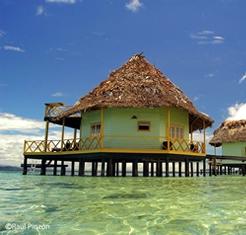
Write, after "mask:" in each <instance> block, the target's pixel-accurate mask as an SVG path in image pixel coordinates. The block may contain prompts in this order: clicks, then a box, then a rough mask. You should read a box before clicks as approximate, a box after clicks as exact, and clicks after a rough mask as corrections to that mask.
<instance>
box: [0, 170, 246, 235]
mask: <svg viewBox="0 0 246 235" xmlns="http://www.w3.org/2000/svg"><path fill="white" fill-rule="evenodd" d="M245 195H246V178H245V177H240V176H233V177H232V176H223V177H206V178H142V177H139V178H131V177H129V178H106V177H105V178H100V177H97V178H92V177H84V178H83V177H61V176H57V177H54V176H34V175H33V176H30V175H28V176H22V175H20V174H19V173H0V197H1V203H0V234H53V235H54V234H86V235H87V234H112V235H113V234H158V235H159V234H170V235H171V234H172V235H173V234H175V235H176V234H199V235H200V234H213V235H214V234H215V235H216V234H223V235H224V234H226V235H228V234H246V197H245ZM8 223H11V224H13V223H14V224H17V225H23V224H27V223H30V224H36V225H40V224H46V225H49V228H48V229H46V230H39V231H36V230H35V229H34V228H32V229H22V230H19V231H17V230H11V229H8V228H6V224H8Z"/></svg>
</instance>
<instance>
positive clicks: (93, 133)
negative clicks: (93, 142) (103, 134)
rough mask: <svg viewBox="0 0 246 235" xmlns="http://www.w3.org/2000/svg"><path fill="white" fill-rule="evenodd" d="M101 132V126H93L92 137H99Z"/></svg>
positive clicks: (97, 124) (98, 124) (96, 124)
mask: <svg viewBox="0 0 246 235" xmlns="http://www.w3.org/2000/svg"><path fill="white" fill-rule="evenodd" d="M100 130H101V124H100V123H95V124H92V125H91V135H99V134H100Z"/></svg>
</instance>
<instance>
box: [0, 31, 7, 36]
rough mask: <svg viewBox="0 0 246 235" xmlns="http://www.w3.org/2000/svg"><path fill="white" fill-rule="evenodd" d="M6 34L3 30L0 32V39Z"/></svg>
mask: <svg viewBox="0 0 246 235" xmlns="http://www.w3.org/2000/svg"><path fill="white" fill-rule="evenodd" d="M5 35H6V33H5V32H4V31H3V30H0V38H2V37H4V36H5Z"/></svg>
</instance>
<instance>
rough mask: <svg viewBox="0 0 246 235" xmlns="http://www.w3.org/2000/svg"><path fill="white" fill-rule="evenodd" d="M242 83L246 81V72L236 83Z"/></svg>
mask: <svg viewBox="0 0 246 235" xmlns="http://www.w3.org/2000/svg"><path fill="white" fill-rule="evenodd" d="M243 81H246V72H245V73H244V75H243V76H242V77H241V78H240V80H239V81H238V83H239V84H240V83H242V82H243Z"/></svg>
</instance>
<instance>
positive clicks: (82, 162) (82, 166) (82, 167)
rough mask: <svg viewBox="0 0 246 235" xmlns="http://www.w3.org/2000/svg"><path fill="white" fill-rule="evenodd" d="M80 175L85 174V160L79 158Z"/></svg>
mask: <svg viewBox="0 0 246 235" xmlns="http://www.w3.org/2000/svg"><path fill="white" fill-rule="evenodd" d="M78 175H79V176H84V175H85V162H84V161H83V160H82V159H80V160H79V174H78Z"/></svg>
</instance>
